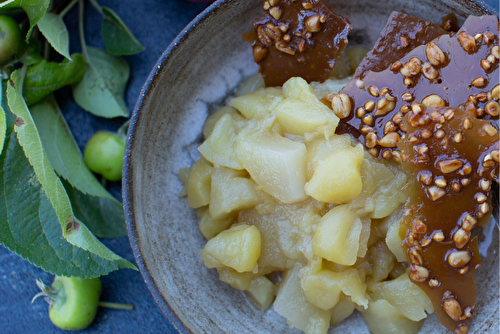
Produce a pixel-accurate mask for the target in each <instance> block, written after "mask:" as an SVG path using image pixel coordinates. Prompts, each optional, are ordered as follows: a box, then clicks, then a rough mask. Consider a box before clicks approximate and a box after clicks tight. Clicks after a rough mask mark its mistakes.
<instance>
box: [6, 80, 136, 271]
mask: <svg viewBox="0 0 500 334" xmlns="http://www.w3.org/2000/svg"><path fill="white" fill-rule="evenodd" d="M19 77H20V75H19V70H17V71H15V72H13V73H12V75H11V80H10V82H9V84H8V85H7V100H8V104H9V108H10V110H11V111H12V112H13V113H14V114H15V115H16V116H17V119H16V124H15V126H14V130H15V132H16V134H17V139H18V141H19V144H20V145H21V147H22V148H23V150H24V153H25V155H26V157H27V158H28V160H29V163H30V165H31V166H32V167H33V170H34V172H35V175H36V176H37V181H38V182H39V183H40V185H41V186H42V189H43V191H44V194H45V195H46V197H47V199H48V200H49V201H50V203H51V206H52V207H53V209H54V211H55V214H56V216H57V221H58V222H59V225H60V228H61V230H62V235H63V237H64V238H65V239H66V240H67V241H68V242H69V243H71V244H72V245H74V246H77V247H79V248H82V249H83V250H87V251H89V252H91V253H93V254H94V255H95V256H98V257H101V258H103V259H104V260H107V261H111V262H114V263H116V264H117V265H118V267H120V268H135V266H134V265H133V264H131V263H130V262H128V261H127V260H125V259H123V258H121V257H120V256H118V255H116V254H115V253H113V252H112V251H111V250H109V249H108V248H106V246H104V245H103V244H102V243H101V242H100V241H99V240H97V238H96V237H95V236H94V235H93V234H92V233H91V232H90V230H89V229H88V228H87V227H86V226H85V225H84V224H83V223H82V222H81V221H79V220H78V219H77V218H76V217H75V215H74V213H73V210H72V208H71V203H70V200H69V198H68V195H67V194H66V191H65V189H64V186H63V184H62V182H61V180H60V179H59V178H58V176H57V175H56V173H55V171H54V169H53V167H52V165H51V164H50V161H49V159H48V157H47V154H46V153H45V151H44V149H43V147H42V143H41V140H40V137H39V135H38V131H37V129H36V126H35V123H34V122H33V118H32V117H31V114H30V111H29V109H28V107H27V106H26V103H25V102H24V99H23V97H22V95H21V94H20V92H18V90H17V89H16V87H17V86H18V85H19V81H20V79H19Z"/></svg>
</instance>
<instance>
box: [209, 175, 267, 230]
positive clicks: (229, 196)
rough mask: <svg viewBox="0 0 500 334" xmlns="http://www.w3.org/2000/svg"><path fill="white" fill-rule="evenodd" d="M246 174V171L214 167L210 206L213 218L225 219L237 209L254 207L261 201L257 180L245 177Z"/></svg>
mask: <svg viewBox="0 0 500 334" xmlns="http://www.w3.org/2000/svg"><path fill="white" fill-rule="evenodd" d="M246 175H247V174H246V172H245V171H237V170H234V169H230V168H226V167H217V168H214V171H213V173H212V183H211V191H210V206H209V209H210V215H211V216H212V219H215V220H219V219H224V218H226V217H229V216H230V215H231V214H232V213H233V212H235V211H237V210H242V209H247V208H251V207H254V206H255V204H257V203H258V202H259V196H258V194H257V192H256V191H255V189H254V185H255V182H253V181H252V180H250V179H247V178H245V177H244V176H246Z"/></svg>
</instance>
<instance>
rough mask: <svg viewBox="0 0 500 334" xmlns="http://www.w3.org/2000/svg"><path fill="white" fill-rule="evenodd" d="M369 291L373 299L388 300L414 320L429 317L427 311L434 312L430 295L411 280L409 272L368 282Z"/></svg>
mask: <svg viewBox="0 0 500 334" xmlns="http://www.w3.org/2000/svg"><path fill="white" fill-rule="evenodd" d="M368 291H369V293H370V295H371V296H372V298H373V299H375V300H376V299H385V300H387V301H388V302H389V303H390V304H391V305H392V306H394V307H395V308H397V309H398V310H399V311H400V312H401V313H402V314H403V315H404V316H405V317H407V318H408V319H410V320H413V321H419V320H422V319H424V318H426V317H427V313H429V314H430V313H433V312H434V308H433V306H432V302H431V300H430V299H429V297H428V296H427V295H426V294H425V292H424V291H423V290H422V289H421V288H420V287H419V286H418V285H416V284H414V283H413V282H412V281H410V278H409V277H408V274H407V273H405V274H403V275H401V276H400V277H398V278H396V279H394V280H392V281H385V282H380V283H375V284H368ZM426 312H427V313H426Z"/></svg>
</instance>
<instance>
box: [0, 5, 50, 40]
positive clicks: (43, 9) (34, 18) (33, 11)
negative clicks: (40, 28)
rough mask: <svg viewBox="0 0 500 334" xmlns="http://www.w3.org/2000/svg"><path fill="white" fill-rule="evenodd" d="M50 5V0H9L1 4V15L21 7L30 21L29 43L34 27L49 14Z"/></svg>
mask: <svg viewBox="0 0 500 334" xmlns="http://www.w3.org/2000/svg"><path fill="white" fill-rule="evenodd" d="M49 5H50V0H8V1H4V2H2V3H1V4H0V14H3V13H6V12H8V11H10V10H12V9H16V8H19V7H20V8H22V9H23V10H24V11H25V12H26V14H27V15H28V19H29V20H30V28H29V30H28V33H27V34H26V41H28V40H29V38H30V36H31V31H32V30H33V27H34V26H35V25H36V24H37V23H38V22H40V20H41V19H42V18H43V17H44V15H45V13H47V9H48V8H49Z"/></svg>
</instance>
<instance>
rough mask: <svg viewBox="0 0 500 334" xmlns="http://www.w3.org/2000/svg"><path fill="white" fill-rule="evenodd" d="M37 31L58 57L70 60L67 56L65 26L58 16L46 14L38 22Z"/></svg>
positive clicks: (67, 39) (67, 42) (67, 47)
mask: <svg viewBox="0 0 500 334" xmlns="http://www.w3.org/2000/svg"><path fill="white" fill-rule="evenodd" d="M38 29H40V31H41V33H42V34H43V36H45V38H46V39H47V41H48V42H49V43H50V45H52V47H53V48H54V50H56V51H57V52H58V53H59V54H60V55H62V56H64V57H66V58H67V59H69V60H71V57H70V55H69V34H68V29H67V28H66V24H64V21H63V19H62V18H60V17H59V15H56V14H53V13H46V14H45V16H43V17H42V19H41V20H40V21H39V22H38Z"/></svg>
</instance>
